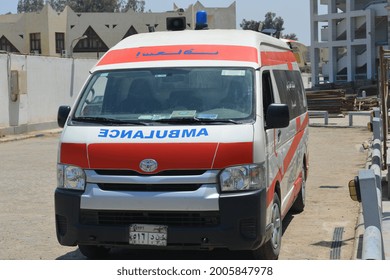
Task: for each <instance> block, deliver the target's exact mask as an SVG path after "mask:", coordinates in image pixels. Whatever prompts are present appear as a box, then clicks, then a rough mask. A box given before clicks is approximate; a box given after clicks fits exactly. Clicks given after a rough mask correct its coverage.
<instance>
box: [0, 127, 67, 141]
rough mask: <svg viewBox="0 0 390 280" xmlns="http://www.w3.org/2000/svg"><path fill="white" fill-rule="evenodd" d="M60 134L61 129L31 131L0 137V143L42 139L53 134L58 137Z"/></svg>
mask: <svg viewBox="0 0 390 280" xmlns="http://www.w3.org/2000/svg"><path fill="white" fill-rule="evenodd" d="M61 132H62V128H54V129H48V130H39V131H33V132H28V133H22V134H9V135H0V143H5V142H9V141H17V140H24V139H29V138H34V137H42V136H46V135H55V134H58V135H59V134H60V133H61Z"/></svg>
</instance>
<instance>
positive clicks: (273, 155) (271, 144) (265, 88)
mask: <svg viewBox="0 0 390 280" xmlns="http://www.w3.org/2000/svg"><path fill="white" fill-rule="evenodd" d="M271 75H272V73H271V71H270V70H264V71H262V73H261V81H262V98H263V116H264V125H265V126H266V125H267V119H266V118H267V116H266V115H267V109H268V106H269V105H270V104H272V103H278V101H279V100H278V97H277V96H275V92H274V86H273V83H272V77H271ZM281 134H282V130H281V129H266V131H265V137H266V151H267V162H268V163H267V164H268V187H272V188H273V187H275V183H276V181H280V180H281V179H282V178H281V174H283V172H281V168H283V160H282V158H281V156H279V154H278V151H279V149H280V145H281V136H282V135H281ZM274 191H275V190H274V189H272V190H270V191H269V193H272V197H273V193H274ZM269 196H271V195H270V194H269ZM269 199H271V197H269ZM280 199H281V200H282V198H281V197H280ZM267 202H268V203H270V201H269V200H267Z"/></svg>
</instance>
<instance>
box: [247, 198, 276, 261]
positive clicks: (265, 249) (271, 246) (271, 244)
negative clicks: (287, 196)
mask: <svg viewBox="0 0 390 280" xmlns="http://www.w3.org/2000/svg"><path fill="white" fill-rule="evenodd" d="M271 212H272V213H271V215H272V217H271V223H272V236H271V239H270V240H268V241H267V243H265V244H264V245H263V246H262V247H260V248H259V249H257V250H255V251H253V256H254V258H255V259H263V260H277V259H278V258H279V253H280V246H281V242H282V230H283V229H282V215H281V210H280V199H279V196H278V194H277V193H275V194H274V199H273V202H272V207H271Z"/></svg>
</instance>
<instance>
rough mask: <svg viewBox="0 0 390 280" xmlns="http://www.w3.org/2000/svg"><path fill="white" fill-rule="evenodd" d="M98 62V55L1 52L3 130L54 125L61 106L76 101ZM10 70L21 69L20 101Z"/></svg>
mask: <svg viewBox="0 0 390 280" xmlns="http://www.w3.org/2000/svg"><path fill="white" fill-rule="evenodd" d="M95 63H96V59H74V60H73V59H70V58H54V57H43V56H25V55H7V54H0V132H1V134H13V133H22V132H27V131H31V130H34V129H36V128H44V125H45V124H46V127H47V128H51V127H52V126H54V125H55V123H56V120H57V110H58V107H59V106H60V105H72V104H73V103H74V101H75V98H76V97H77V95H78V93H79V91H80V89H81V87H82V85H83V84H84V82H85V80H86V78H87V77H88V74H89V73H88V71H89V70H90V69H91V68H92V67H93V65H95ZM7 65H8V67H7ZM9 70H16V71H18V76H19V77H18V80H19V81H18V84H19V92H18V93H19V94H18V98H17V101H16V102H14V101H12V100H11V97H10V95H11V94H10V92H9V89H8V88H9V86H8V73H9Z"/></svg>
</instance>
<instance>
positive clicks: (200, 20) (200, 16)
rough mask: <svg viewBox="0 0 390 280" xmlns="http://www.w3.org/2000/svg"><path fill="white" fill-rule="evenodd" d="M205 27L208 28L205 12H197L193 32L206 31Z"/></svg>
mask: <svg viewBox="0 0 390 280" xmlns="http://www.w3.org/2000/svg"><path fill="white" fill-rule="evenodd" d="M207 27H208V24H207V12H206V11H198V12H197V13H196V25H195V30H200V29H206V28H207Z"/></svg>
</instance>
